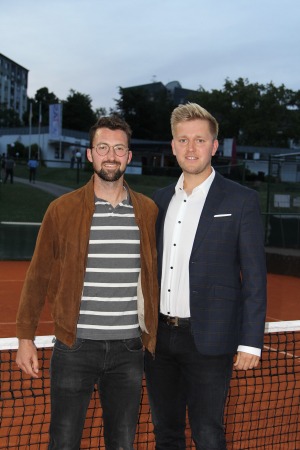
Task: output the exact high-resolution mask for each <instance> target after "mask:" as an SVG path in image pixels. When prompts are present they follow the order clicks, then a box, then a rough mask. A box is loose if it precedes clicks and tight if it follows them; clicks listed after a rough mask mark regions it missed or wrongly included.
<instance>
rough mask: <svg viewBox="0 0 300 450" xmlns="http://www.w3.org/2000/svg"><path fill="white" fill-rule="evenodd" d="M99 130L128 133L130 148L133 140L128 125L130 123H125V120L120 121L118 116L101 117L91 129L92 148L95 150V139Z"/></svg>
mask: <svg viewBox="0 0 300 450" xmlns="http://www.w3.org/2000/svg"><path fill="white" fill-rule="evenodd" d="M99 128H108V129H109V130H122V131H124V132H125V133H126V136H127V140H128V147H129V145H130V138H131V134H132V131H131V128H130V126H129V125H128V123H126V122H125V120H122V119H120V117H118V116H109V117H100V119H98V120H97V122H96V123H95V125H93V126H92V128H91V129H90V148H91V149H92V148H93V142H94V137H95V134H96V131H97V130H98V129H99Z"/></svg>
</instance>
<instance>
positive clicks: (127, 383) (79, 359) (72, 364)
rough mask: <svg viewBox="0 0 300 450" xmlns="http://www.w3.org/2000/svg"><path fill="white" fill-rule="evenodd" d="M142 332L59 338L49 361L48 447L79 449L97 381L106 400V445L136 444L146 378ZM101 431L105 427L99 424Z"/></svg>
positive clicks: (111, 447) (127, 448)
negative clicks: (116, 337) (68, 341)
mask: <svg viewBox="0 0 300 450" xmlns="http://www.w3.org/2000/svg"><path fill="white" fill-rule="evenodd" d="M143 362H144V361H143V346H142V341H141V339H140V338H135V339H126V340H123V341H92V340H82V339H76V343H75V346H74V347H73V348H72V349H70V348H69V347H68V346H67V345H65V344H63V343H62V342H60V341H58V340H57V341H56V343H55V345H54V349H53V354H52V357H51V364H50V382H51V421H50V431H49V433H50V443H49V447H48V449H49V450H78V449H79V447H80V442H81V437H82V432H83V427H84V422H85V417H86V412H87V408H88V405H89V402H90V399H91V396H92V393H93V391H94V386H95V383H96V384H97V385H98V391H99V396H100V401H101V406H102V417H103V424H104V440H105V448H106V450H115V449H119V448H122V449H124V450H132V449H133V442H134V438H135V431H136V426H137V421H138V414H139V406H140V398H141V389H142V381H143ZM99 432H100V430H99Z"/></svg>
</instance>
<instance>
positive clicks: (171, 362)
mask: <svg viewBox="0 0 300 450" xmlns="http://www.w3.org/2000/svg"><path fill="white" fill-rule="evenodd" d="M232 368H233V355H232V354H230V355H221V356H207V355H201V354H200V353H199V352H198V350H197V348H196V345H195V341H194V337H193V334H192V331H191V327H188V328H180V327H175V326H174V325H173V324H170V325H166V324H165V323H163V322H159V327H158V339H157V345H156V351H155V359H153V357H152V355H151V354H150V353H149V352H148V351H147V350H146V354H145V372H146V383H147V391H148V397H149V404H150V408H151V415H152V422H153V425H154V434H155V440H156V449H157V450H162V449H164V450H165V449H172V450H174V449H181V450H182V449H185V446H186V443H185V427H186V405H187V406H188V417H189V423H190V427H191V430H192V438H193V440H194V442H195V445H196V449H197V450H200V449H201V450H211V449H214V450H224V449H226V441H225V437H224V429H223V415H224V407H225V402H226V398H227V394H228V389H229V384H230V379H231V375H232Z"/></svg>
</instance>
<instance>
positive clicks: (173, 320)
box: [159, 313, 191, 328]
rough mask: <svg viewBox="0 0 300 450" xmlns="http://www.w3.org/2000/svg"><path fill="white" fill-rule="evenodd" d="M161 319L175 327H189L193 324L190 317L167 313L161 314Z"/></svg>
mask: <svg viewBox="0 0 300 450" xmlns="http://www.w3.org/2000/svg"><path fill="white" fill-rule="evenodd" d="M159 320H161V321H162V322H164V323H165V324H166V325H170V324H173V325H174V327H183V328H188V327H189V326H190V325H191V319H190V317H171V316H165V314H162V313H160V314H159Z"/></svg>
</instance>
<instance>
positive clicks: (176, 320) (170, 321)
mask: <svg viewBox="0 0 300 450" xmlns="http://www.w3.org/2000/svg"><path fill="white" fill-rule="evenodd" d="M174 319H175V320H174ZM174 319H171V317H170V316H166V324H167V325H170V323H173V324H174V327H178V319H179V317H177V316H175V317H174Z"/></svg>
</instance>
